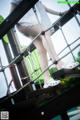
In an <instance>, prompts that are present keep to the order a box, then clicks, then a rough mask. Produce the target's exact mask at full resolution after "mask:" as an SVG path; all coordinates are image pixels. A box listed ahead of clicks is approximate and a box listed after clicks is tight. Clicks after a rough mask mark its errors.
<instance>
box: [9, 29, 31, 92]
mask: <svg viewBox="0 0 80 120" xmlns="http://www.w3.org/2000/svg"><path fill="white" fill-rule="evenodd" d="M8 37H9V42H10V45H11V48H12V51H13V54H14V57H16V56H17V55H19V53H20V48H19V44H18V41H17V37H16V34H15V31H14V29H11V30H10V31H9V32H8ZM16 65H17V68H18V71H19V74H20V77H21V78H23V77H25V76H29V75H28V72H27V68H26V66H25V63H24V61H23V60H22V61H19V62H18V63H17V64H16ZM29 81H30V78H29V77H28V78H27V77H26V79H25V81H22V83H23V85H24V84H25V83H27V82H29ZM26 91H27V92H28V93H29V92H30V91H32V86H31V85H29V86H28V87H27V88H26Z"/></svg>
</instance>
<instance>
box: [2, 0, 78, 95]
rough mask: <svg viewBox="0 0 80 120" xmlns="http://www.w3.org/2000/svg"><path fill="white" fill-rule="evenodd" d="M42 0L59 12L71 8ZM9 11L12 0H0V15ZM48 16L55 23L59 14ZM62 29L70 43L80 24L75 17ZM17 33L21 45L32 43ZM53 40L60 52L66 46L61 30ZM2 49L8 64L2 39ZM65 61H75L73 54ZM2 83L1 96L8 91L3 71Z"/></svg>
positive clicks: (56, 2)
mask: <svg viewBox="0 0 80 120" xmlns="http://www.w3.org/2000/svg"><path fill="white" fill-rule="evenodd" d="M41 1H42V2H43V4H45V5H46V6H47V7H49V8H51V9H53V10H56V11H59V12H62V11H65V10H68V9H69V7H68V6H67V5H66V4H59V3H58V0H41ZM76 1H77V0H76ZM9 11H10V0H0V15H2V16H3V17H4V18H6V17H7V15H8V14H9ZM48 16H49V18H50V20H51V23H54V22H55V21H56V20H57V19H58V18H59V16H55V15H50V14H48ZM77 17H78V19H80V16H79V15H77ZM62 29H63V31H64V34H65V35H66V39H67V41H68V43H71V42H72V41H74V40H75V39H77V38H78V37H79V35H80V27H79V26H78V24H77V22H76V20H75V18H73V19H71V20H70V21H68V23H66V24H65V25H64V26H63V27H62ZM17 35H18V40H19V42H20V44H21V45H26V46H28V45H29V44H30V42H31V41H30V39H28V38H26V37H25V36H23V35H22V34H20V33H19V32H17ZM19 36H20V37H19ZM23 41H24V42H23ZM52 41H53V44H54V46H55V49H56V52H57V53H59V52H60V51H61V50H62V49H63V48H64V47H65V46H66V43H65V41H64V38H63V36H62V34H61V31H60V30H58V31H57V32H56V33H55V34H54V35H52ZM78 43H79V42H76V43H75V44H74V45H73V46H72V48H73V47H75V46H76V45H77V44H78ZM0 49H1V53H0V56H1V58H2V63H3V65H7V64H8V62H7V60H6V56H5V52H4V50H3V49H4V48H3V46H2V43H1V41H0ZM79 50H80V48H77V50H75V51H74V54H75V55H77V52H78V51H79ZM68 51H69V49H66V51H64V53H63V54H65V53H66V52H68ZM63 54H62V55H63ZM62 55H61V56H62ZM63 61H64V62H65V64H66V65H67V64H68V63H69V62H72V61H73V59H72V56H71V55H68V57H66V58H65V59H64V60H63ZM6 73H7V74H6V75H7V79H8V80H9V81H10V79H11V76H10V72H9V70H6ZM0 84H2V86H3V87H0V97H1V96H3V95H5V93H6V86H5V82H4V76H3V75H2V73H0ZM4 88H5V89H4Z"/></svg>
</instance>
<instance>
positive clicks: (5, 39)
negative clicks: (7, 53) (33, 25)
mask: <svg viewBox="0 0 80 120" xmlns="http://www.w3.org/2000/svg"><path fill="white" fill-rule="evenodd" d="M3 21H4V18H3V17H2V16H1V15H0V24H1V23H2V22H3ZM3 42H4V43H7V44H8V43H9V40H8V36H7V35H5V36H4V37H3Z"/></svg>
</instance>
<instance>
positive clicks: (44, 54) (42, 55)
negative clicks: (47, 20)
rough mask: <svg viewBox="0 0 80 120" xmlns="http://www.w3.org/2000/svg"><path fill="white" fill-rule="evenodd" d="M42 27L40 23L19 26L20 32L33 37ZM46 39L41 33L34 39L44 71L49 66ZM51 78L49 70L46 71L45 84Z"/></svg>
mask: <svg viewBox="0 0 80 120" xmlns="http://www.w3.org/2000/svg"><path fill="white" fill-rule="evenodd" d="M40 27H41V26H39V25H35V26H30V27H25V26H21V27H20V26H18V29H19V31H20V32H22V33H23V34H25V35H26V36H30V37H31V38H32V39H33V38H34V37H35V36H36V35H37V34H38V33H40V32H41V29H40ZM44 40H45V39H43V37H42V35H41V36H39V37H38V38H37V39H36V40H35V41H34V45H35V46H36V48H37V50H38V52H39V55H40V65H41V69H42V71H44V70H45V69H46V68H47V67H48V59H47V51H46V50H47V49H45V47H44V45H43V43H44V42H43V41H44ZM45 42H46V41H45ZM49 79H50V75H49V71H48V70H47V71H46V72H45V73H44V84H46V83H48V81H49ZM57 83H58V82H56V84H57ZM52 85H53V84H52V83H51V86H52Z"/></svg>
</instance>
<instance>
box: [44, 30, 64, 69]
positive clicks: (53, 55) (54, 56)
mask: <svg viewBox="0 0 80 120" xmlns="http://www.w3.org/2000/svg"><path fill="white" fill-rule="evenodd" d="M42 42H43V45H44V47H45V49H46V50H47V52H48V54H49V56H50V58H51V59H52V62H54V61H55V60H58V59H59V58H58V56H57V53H56V51H55V49H54V45H53V43H52V40H51V36H50V32H49V31H48V32H46V33H45V34H44V35H43V36H42ZM62 64H63V63H62V61H60V62H58V64H57V65H56V66H57V68H58V69H60V68H62Z"/></svg>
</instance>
